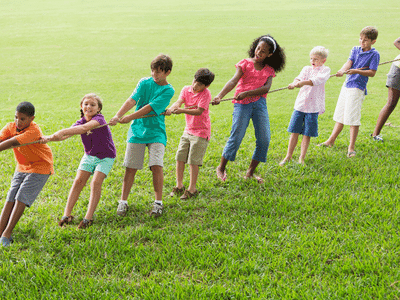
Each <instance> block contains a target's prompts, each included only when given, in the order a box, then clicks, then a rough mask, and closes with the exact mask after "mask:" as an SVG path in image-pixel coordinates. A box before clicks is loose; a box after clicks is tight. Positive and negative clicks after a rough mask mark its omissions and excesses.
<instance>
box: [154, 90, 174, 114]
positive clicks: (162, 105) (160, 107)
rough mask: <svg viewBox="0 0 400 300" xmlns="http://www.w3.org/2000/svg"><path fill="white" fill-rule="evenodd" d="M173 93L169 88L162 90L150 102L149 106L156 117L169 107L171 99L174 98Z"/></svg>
mask: <svg viewBox="0 0 400 300" xmlns="http://www.w3.org/2000/svg"><path fill="white" fill-rule="evenodd" d="M174 93H175V91H174V89H173V88H172V87H171V86H169V87H166V88H165V89H164V90H162V91H161V92H160V94H158V95H157V96H156V97H154V98H153V99H152V100H151V101H150V103H149V105H150V106H151V108H152V109H153V111H154V112H155V113H156V115H160V114H161V113H162V112H164V111H165V109H166V108H167V106H168V105H169V102H170V101H171V98H172V97H173V96H174Z"/></svg>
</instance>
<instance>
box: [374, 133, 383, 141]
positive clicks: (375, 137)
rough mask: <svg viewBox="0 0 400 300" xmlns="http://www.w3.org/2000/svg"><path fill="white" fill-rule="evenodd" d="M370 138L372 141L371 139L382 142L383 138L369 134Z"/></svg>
mask: <svg viewBox="0 0 400 300" xmlns="http://www.w3.org/2000/svg"><path fill="white" fill-rule="evenodd" d="M371 137H372V139H373V140H374V141H377V142H383V138H382V136H381V135H380V134H378V135H376V136H373V135H372V133H371Z"/></svg>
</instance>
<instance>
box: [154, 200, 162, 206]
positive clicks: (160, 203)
mask: <svg viewBox="0 0 400 300" xmlns="http://www.w3.org/2000/svg"><path fill="white" fill-rule="evenodd" d="M154 203H157V204H159V205H162V200H155V201H154Z"/></svg>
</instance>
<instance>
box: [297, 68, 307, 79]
mask: <svg viewBox="0 0 400 300" xmlns="http://www.w3.org/2000/svg"><path fill="white" fill-rule="evenodd" d="M306 73H307V67H303V69H302V70H301V72H300V74H299V76H297V77H296V79H298V80H300V81H302V80H306Z"/></svg>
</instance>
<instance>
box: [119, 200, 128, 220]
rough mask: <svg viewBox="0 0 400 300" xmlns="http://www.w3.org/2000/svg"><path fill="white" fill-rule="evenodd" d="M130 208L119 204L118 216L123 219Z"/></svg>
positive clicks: (124, 204) (125, 204)
mask: <svg viewBox="0 0 400 300" xmlns="http://www.w3.org/2000/svg"><path fill="white" fill-rule="evenodd" d="M128 208H129V206H128V204H127V203H122V202H119V203H118V208H117V215H118V216H121V217H123V216H125V215H126V212H127V211H128Z"/></svg>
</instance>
